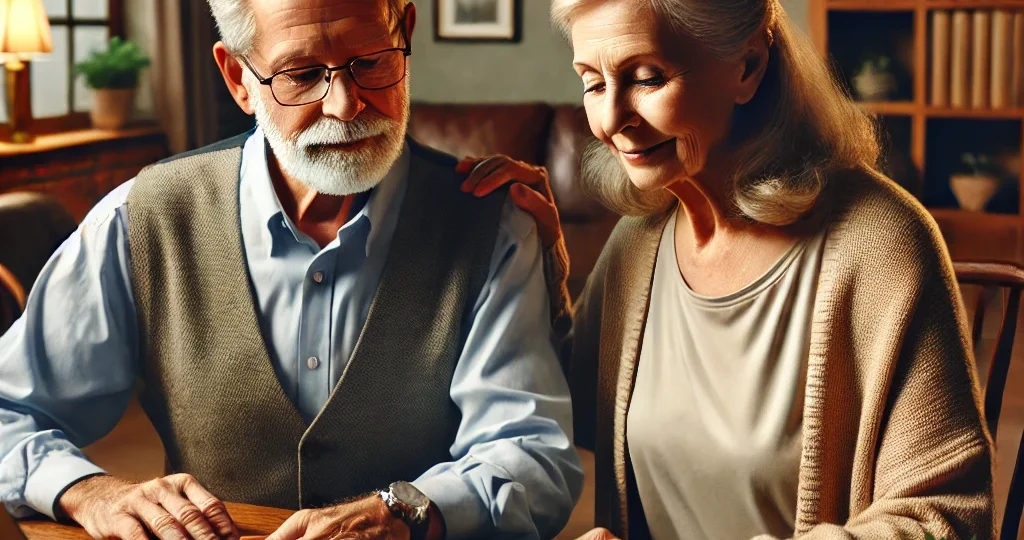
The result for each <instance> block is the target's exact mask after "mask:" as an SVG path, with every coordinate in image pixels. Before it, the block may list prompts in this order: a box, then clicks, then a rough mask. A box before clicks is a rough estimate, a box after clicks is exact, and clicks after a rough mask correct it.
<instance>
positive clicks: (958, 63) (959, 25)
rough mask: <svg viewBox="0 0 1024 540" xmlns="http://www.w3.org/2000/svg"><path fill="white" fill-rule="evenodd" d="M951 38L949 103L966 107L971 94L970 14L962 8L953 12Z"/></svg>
mask: <svg viewBox="0 0 1024 540" xmlns="http://www.w3.org/2000/svg"><path fill="white" fill-rule="evenodd" d="M952 21H953V24H952V29H953V32H952V39H951V40H950V55H949V56H950V58H949V81H950V88H949V104H950V106H952V107H957V108H963V107H967V105H968V104H969V101H970V95H971V71H970V66H971V14H970V13H969V12H967V11H964V10H957V11H954V12H953V17H952Z"/></svg>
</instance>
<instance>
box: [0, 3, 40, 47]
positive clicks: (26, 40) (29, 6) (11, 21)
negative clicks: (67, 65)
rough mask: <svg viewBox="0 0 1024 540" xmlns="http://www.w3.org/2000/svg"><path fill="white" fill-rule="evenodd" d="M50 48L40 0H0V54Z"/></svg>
mask: <svg viewBox="0 0 1024 540" xmlns="http://www.w3.org/2000/svg"><path fill="white" fill-rule="evenodd" d="M52 50H53V40H52V38H51V37H50V19H49V18H48V17H47V16H46V10H45V9H44V8H43V2H42V0H0V56H19V57H21V56H24V57H27V56H29V55H31V54H34V53H48V52H51V51H52Z"/></svg>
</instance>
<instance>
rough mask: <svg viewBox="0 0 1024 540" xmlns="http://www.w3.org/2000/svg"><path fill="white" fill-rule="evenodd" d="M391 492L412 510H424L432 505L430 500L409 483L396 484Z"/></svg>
mask: <svg viewBox="0 0 1024 540" xmlns="http://www.w3.org/2000/svg"><path fill="white" fill-rule="evenodd" d="M391 491H392V493H394V494H395V497H398V500H400V501H402V502H403V503H405V504H407V505H409V506H410V507H412V508H422V507H424V506H427V505H429V504H430V499H428V498H427V496H426V495H424V494H423V493H422V492H421V491H420V490H418V489H416V488H415V487H413V485H412V484H410V483H408V482H395V484H394V485H393V486H392V487H391Z"/></svg>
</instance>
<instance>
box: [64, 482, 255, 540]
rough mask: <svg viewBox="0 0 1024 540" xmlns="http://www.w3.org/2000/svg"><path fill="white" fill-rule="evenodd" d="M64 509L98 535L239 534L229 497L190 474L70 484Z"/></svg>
mask: <svg viewBox="0 0 1024 540" xmlns="http://www.w3.org/2000/svg"><path fill="white" fill-rule="evenodd" d="M58 504H59V505H60V508H61V510H63V511H64V513H65V514H67V515H68V517H70V518H71V519H73V520H75V521H76V522H77V523H78V524H79V525H81V526H82V528H84V529H85V531H86V532H87V533H89V535H90V536H92V537H93V538H103V539H120V540H148V538H149V535H148V534H147V532H146V531H147V530H148V531H149V532H151V533H153V535H155V536H156V537H157V538H159V539H160V540H189V539H196V540H218V539H220V538H227V539H231V540H237V539H238V529H237V528H235V524H234V522H232V521H231V516H229V515H228V511H227V508H225V507H224V503H222V502H220V501H219V500H217V498H216V497H214V496H213V495H211V494H210V492H208V491H206V489H204V488H203V487H202V486H200V485H199V482H197V481H196V479H195V478H193V477H192V476H190V475H187V474H175V475H171V476H167V477H164V478H157V479H156V480H150V481H149V482H145V483H142V484H137V483H133V482H129V481H127V480H122V479H120V478H114V477H112V476H95V477H92V478H88V479H86V480H83V481H81V482H79V483H77V484H75V485H73V486H71V488H69V489H68V490H67V491H66V492H64V495H62V496H61V498H60V501H58Z"/></svg>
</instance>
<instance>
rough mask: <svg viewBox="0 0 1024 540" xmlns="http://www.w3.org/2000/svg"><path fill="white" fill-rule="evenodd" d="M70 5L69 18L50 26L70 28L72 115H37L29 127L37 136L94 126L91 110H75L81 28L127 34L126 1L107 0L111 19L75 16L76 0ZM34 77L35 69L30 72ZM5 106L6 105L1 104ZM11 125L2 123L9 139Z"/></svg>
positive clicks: (55, 20) (110, 34)
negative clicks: (77, 43)
mask: <svg viewBox="0 0 1024 540" xmlns="http://www.w3.org/2000/svg"><path fill="white" fill-rule="evenodd" d="M64 2H65V5H66V12H67V16H65V17H50V19H49V21H50V26H51V27H54V26H63V27H66V28H67V29H68V88H67V94H66V95H67V100H68V114H65V115H61V116H50V117H45V118H35V117H34V116H33V118H32V122H31V124H30V125H29V126H28V128H29V130H30V131H31V132H32V133H33V134H35V135H48V134H52V133H60V132H62V131H75V130H80V129H87V128H88V127H89V125H90V120H89V113H87V112H77V111H75V103H74V92H75V90H74V88H75V80H76V79H77V77H75V73H74V65H75V39H74V35H75V34H74V31H75V28H78V27H91V28H99V27H104V28H106V29H107V39H110V38H113V37H114V36H120V37H122V38H123V37H124V33H125V32H124V31H125V27H124V25H125V22H124V0H107V18H106V19H94V18H88V17H75V16H74V13H72V11H71V10H72V4H73V3H74V0H64ZM27 65H28V67H29V70H31V69H32V62H28V63H27ZM28 75H29V77H31V71H30V72H29V74H28ZM28 103H29V107H30V108H31V106H32V105H31V99H29V100H28ZM0 106H2V104H0ZM10 131H11V126H10V122H4V123H0V137H2V138H5V139H6V138H8V137H9V135H10Z"/></svg>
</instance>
